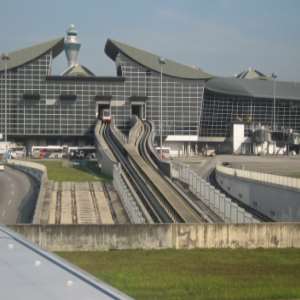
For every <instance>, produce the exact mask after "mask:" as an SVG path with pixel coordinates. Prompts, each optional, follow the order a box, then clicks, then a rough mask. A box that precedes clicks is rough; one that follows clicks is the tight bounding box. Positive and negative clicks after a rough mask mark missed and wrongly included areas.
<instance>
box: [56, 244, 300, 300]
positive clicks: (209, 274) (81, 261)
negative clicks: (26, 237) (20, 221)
mask: <svg viewBox="0 0 300 300" xmlns="http://www.w3.org/2000/svg"><path fill="white" fill-rule="evenodd" d="M58 254H59V255H60V256H62V257H63V258H65V259H67V260H69V261H70V262H72V263H74V264H75V265H78V266H79V267H81V268H82V269H84V270H86V271H88V272H90V273H91V274H93V275H94V276H96V277H97V278H99V279H102V280H104V281H106V282H107V283H110V284H111V285H113V286H115V287H116V288H118V289H120V290H122V291H124V292H125V293H127V294H128V295H130V296H132V297H134V298H136V299H172V300H173V299H184V300H185V299H206V300H210V299H216V300H217V299H218V300H221V299H239V300H240V299H247V300H250V299H255V300H259V299H286V300H287V299H297V298H299V299H300V251H299V250H297V249H284V250H278V249H275V250H263V249H258V250H243V249H238V250H231V249H222V250H156V251H150V250H149V251H143V250H128V251H127V250H122V251H108V252H63V253H61V252H60V253H58Z"/></svg>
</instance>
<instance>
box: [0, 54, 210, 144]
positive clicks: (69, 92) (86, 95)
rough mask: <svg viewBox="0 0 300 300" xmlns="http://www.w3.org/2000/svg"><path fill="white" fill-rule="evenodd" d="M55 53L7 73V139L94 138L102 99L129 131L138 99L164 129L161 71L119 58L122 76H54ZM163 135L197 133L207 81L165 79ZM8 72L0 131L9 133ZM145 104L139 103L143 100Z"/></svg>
mask: <svg viewBox="0 0 300 300" xmlns="http://www.w3.org/2000/svg"><path fill="white" fill-rule="evenodd" d="M51 64H52V55H51V51H49V52H48V53H46V54H44V55H43V56H41V57H39V58H37V59H35V60H34V61H32V62H30V63H27V64H25V65H23V66H20V67H18V68H16V69H14V70H8V75H7V91H8V92H7V126H8V137H9V138H15V139H16V140H17V139H18V137H27V136H32V137H35V138H38V137H72V136H73V137H74V136H77V137H92V136H93V128H94V125H95V122H96V112H97V107H96V105H97V97H99V96H100V97H105V96H107V97H108V98H109V99H110V107H111V113H112V116H113V118H114V119H115V122H116V124H117V126H118V127H120V128H121V129H127V128H128V125H129V121H130V118H131V112H132V110H131V105H132V104H134V102H133V100H132V99H133V98H135V99H141V101H142V105H144V109H145V117H146V118H147V119H149V120H152V121H154V123H155V125H156V128H157V130H159V119H160V73H157V72H155V71H150V70H148V69H147V68H144V67H143V66H141V65H139V64H137V63H135V62H134V61H132V60H131V59H130V58H128V57H126V56H124V55H122V54H119V56H118V58H117V60H116V64H117V69H118V73H119V75H122V76H119V77H115V78H111V79H110V78H105V77H103V78H101V77H95V78H90V79H89V78H83V79H81V78H80V77H78V78H76V79H74V78H72V79H71V78H70V80H69V79H68V78H67V77H64V78H61V77H60V76H53V77H52V76H50V75H51ZM162 82H163V94H162V97H163V105H162V119H163V135H164V136H166V135H170V134H171V135H176V134H180V135H181V134H184V135H197V134H198V131H199V122H200V112H201V105H202V99H203V87H204V82H203V81H199V80H182V79H177V78H171V77H168V76H163V80H162ZM4 85H5V78H4V72H2V73H1V78H0V99H1V101H0V110H1V111H0V116H1V120H0V132H4V101H5V100H4ZM138 103H140V101H139V102H138Z"/></svg>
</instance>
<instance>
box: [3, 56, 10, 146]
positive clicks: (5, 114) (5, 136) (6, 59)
mask: <svg viewBox="0 0 300 300" xmlns="http://www.w3.org/2000/svg"><path fill="white" fill-rule="evenodd" d="M1 59H2V60H3V61H4V142H5V144H7V62H8V61H9V60H10V57H9V56H8V55H7V54H4V53H3V54H2V55H1Z"/></svg>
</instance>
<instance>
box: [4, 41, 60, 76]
mask: <svg viewBox="0 0 300 300" xmlns="http://www.w3.org/2000/svg"><path fill="white" fill-rule="evenodd" d="M63 49H64V38H57V39H53V40H50V41H47V42H44V43H41V44H37V45H34V46H32V47H28V48H24V49H20V50H16V51H13V52H10V53H8V56H9V60H8V61H7V68H8V69H14V68H17V67H20V66H22V65H25V64H26V63H29V62H31V61H33V60H35V59H37V58H38V57H40V56H42V55H43V54H45V53H47V52H49V51H50V50H52V57H53V58H54V57H56V56H57V55H59V54H60V53H61V52H62V51H63ZM4 68H5V63H4V61H3V60H0V71H3V70H4Z"/></svg>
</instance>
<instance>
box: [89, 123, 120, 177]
mask: <svg viewBox="0 0 300 300" xmlns="http://www.w3.org/2000/svg"><path fill="white" fill-rule="evenodd" d="M102 131H103V128H102V122H101V121H98V122H97V124H96V126H95V132H94V135H95V145H96V156H97V161H98V164H99V165H101V172H103V174H105V175H107V176H110V177H112V176H113V168H114V165H116V164H117V161H116V160H115V157H114V155H113V154H112V152H111V151H110V149H109V147H108V145H107V144H106V142H105V140H104V138H103V132H102Z"/></svg>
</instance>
